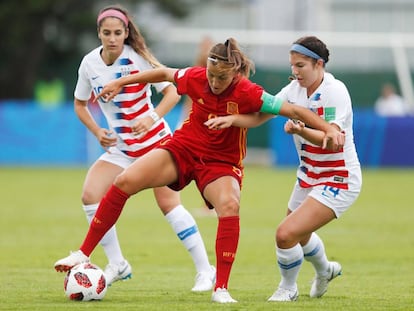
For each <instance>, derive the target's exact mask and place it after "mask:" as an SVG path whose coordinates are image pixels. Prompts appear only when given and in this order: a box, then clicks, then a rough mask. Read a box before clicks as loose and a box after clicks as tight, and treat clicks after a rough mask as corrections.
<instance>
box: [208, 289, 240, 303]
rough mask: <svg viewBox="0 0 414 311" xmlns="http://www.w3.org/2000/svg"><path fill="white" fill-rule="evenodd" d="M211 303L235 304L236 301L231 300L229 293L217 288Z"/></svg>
mask: <svg viewBox="0 0 414 311" xmlns="http://www.w3.org/2000/svg"><path fill="white" fill-rule="evenodd" d="M211 301H212V302H217V303H235V302H237V300H234V299H233V298H231V296H230V294H229V291H228V290H227V289H226V288H217V289H216V290H215V291H214V292H213V295H212V296H211Z"/></svg>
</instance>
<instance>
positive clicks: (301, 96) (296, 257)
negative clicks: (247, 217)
mask: <svg viewBox="0 0 414 311" xmlns="http://www.w3.org/2000/svg"><path fill="white" fill-rule="evenodd" d="M328 60H329V50H328V49H327V47H326V45H325V44H324V43H323V42H322V41H321V40H319V39H318V38H316V37H314V36H308V37H302V38H300V39H298V40H297V41H296V42H295V43H294V44H293V45H292V47H291V49H290V64H291V69H292V74H293V76H294V80H293V81H292V82H291V83H290V84H289V85H287V86H286V87H284V88H283V89H282V90H281V91H280V92H279V93H278V94H277V95H276V96H277V97H280V98H281V99H283V100H288V101H289V102H292V103H295V104H297V105H301V106H302V107H307V108H309V109H311V110H312V111H314V112H315V113H317V114H318V115H319V116H320V117H321V118H323V119H325V120H326V121H327V122H329V123H331V124H332V125H334V126H336V127H337V128H338V129H339V130H341V131H343V132H344V133H345V145H344V147H343V148H342V149H341V150H340V151H328V150H325V149H322V148H321V147H320V146H321V138H322V137H323V136H321V132H319V131H315V130H313V129H311V128H308V127H306V126H305V125H304V124H303V123H302V122H300V121H294V120H288V121H287V122H286V124H285V131H286V133H289V134H293V137H294V142H295V146H296V150H297V153H298V156H299V167H298V169H297V182H296V184H295V185H294V188H293V191H292V194H291V197H290V200H289V202H288V211H287V217H286V218H285V219H284V220H283V221H282V223H281V224H280V225H279V226H278V228H277V231H276V255H277V263H278V266H279V270H280V273H281V277H282V279H281V281H280V283H279V286H278V288H277V290H276V291H275V293H274V294H273V295H272V296H271V297H270V298H269V301H294V300H296V299H297V297H298V295H299V292H298V289H297V284H296V280H297V277H298V274H299V270H300V267H301V265H302V262H303V259H305V260H307V261H309V262H310V263H311V264H312V265H313V267H314V269H315V272H316V275H315V278H314V279H313V281H312V286H311V289H310V297H312V298H318V297H321V296H322V295H323V294H324V293H325V292H326V291H327V288H328V283H329V282H330V281H332V280H333V279H334V278H336V277H337V276H338V275H340V274H341V272H342V267H341V265H340V264H339V263H338V262H334V261H329V260H328V259H327V255H326V252H325V247H324V243H323V242H322V239H321V238H320V237H319V236H318V234H316V232H315V231H316V230H318V229H319V228H321V227H323V226H324V225H326V224H327V223H329V222H330V221H332V220H334V219H336V218H339V217H340V216H341V215H342V214H343V213H344V212H345V211H346V210H347V209H348V208H349V207H350V206H351V205H352V204H353V203H354V202H355V200H356V199H357V198H358V196H359V193H360V191H361V185H362V174H361V166H360V163H359V160H358V156H357V152H356V148H355V143H354V136H353V129H352V124H353V112H352V103H351V98H350V96H349V93H348V90H347V88H346V86H345V85H344V84H343V83H342V82H341V81H339V80H337V79H335V77H334V76H333V75H332V74H330V73H328V72H326V71H325V65H326V63H327V62H328Z"/></svg>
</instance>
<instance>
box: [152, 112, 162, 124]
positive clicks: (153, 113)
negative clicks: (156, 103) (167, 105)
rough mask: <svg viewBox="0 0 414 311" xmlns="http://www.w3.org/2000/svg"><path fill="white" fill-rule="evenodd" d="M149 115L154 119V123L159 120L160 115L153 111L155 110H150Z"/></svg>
mask: <svg viewBox="0 0 414 311" xmlns="http://www.w3.org/2000/svg"><path fill="white" fill-rule="evenodd" d="M150 117H151V119H153V120H154V123H155V122H157V121H159V120H160V116H159V115H158V113H156V112H155V110H153V111H151V112H150Z"/></svg>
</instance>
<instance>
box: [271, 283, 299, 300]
mask: <svg viewBox="0 0 414 311" xmlns="http://www.w3.org/2000/svg"><path fill="white" fill-rule="evenodd" d="M298 296H299V292H298V290H297V289H296V290H293V289H286V288H282V287H279V288H278V289H277V290H276V291H275V292H274V293H273V295H272V296H271V297H270V298H269V299H268V300H267V301H270V302H273V301H296V300H297V299H298Z"/></svg>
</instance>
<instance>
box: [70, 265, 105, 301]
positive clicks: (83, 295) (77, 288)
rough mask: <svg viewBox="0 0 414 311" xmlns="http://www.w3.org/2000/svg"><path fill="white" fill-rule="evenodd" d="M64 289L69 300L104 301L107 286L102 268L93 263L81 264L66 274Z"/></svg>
mask: <svg viewBox="0 0 414 311" xmlns="http://www.w3.org/2000/svg"><path fill="white" fill-rule="evenodd" d="M63 288H64V290H65V294H66V296H67V297H68V298H69V299H71V300H79V301H89V300H100V299H102V298H103V297H104V296H105V293H106V290H107V284H106V279H105V275H104V272H103V271H102V269H101V268H99V267H98V266H97V265H94V264H92V263H81V264H79V265H76V266H74V267H73V268H72V269H71V270H70V271H69V272H68V273H67V274H66V277H65V280H64V283H63Z"/></svg>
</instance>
